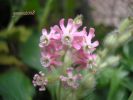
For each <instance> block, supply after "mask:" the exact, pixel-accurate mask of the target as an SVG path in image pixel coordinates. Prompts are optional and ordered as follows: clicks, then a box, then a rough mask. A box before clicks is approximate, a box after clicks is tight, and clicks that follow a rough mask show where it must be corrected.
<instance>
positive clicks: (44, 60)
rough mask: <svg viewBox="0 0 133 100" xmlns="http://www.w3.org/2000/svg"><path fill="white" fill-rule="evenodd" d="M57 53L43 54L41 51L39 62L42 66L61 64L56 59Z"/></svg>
mask: <svg viewBox="0 0 133 100" xmlns="http://www.w3.org/2000/svg"><path fill="white" fill-rule="evenodd" d="M58 58H59V55H58V54H56V53H55V54H48V53H47V54H45V53H42V57H41V64H42V66H43V67H49V68H50V67H53V66H54V67H57V66H61V62H60V61H58Z"/></svg>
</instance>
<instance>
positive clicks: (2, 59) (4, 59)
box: [0, 55, 23, 66]
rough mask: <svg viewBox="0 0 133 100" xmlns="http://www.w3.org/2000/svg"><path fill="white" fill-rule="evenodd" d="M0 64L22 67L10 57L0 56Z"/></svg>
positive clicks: (19, 62) (16, 60)
mask: <svg viewBox="0 0 133 100" xmlns="http://www.w3.org/2000/svg"><path fill="white" fill-rule="evenodd" d="M0 64H2V65H17V66H22V65H23V63H22V62H21V61H19V60H18V59H17V58H16V57H15V56H12V55H0Z"/></svg>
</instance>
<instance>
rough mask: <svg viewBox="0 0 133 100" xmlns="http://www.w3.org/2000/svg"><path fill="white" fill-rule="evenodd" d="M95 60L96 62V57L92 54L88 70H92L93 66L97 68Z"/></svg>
mask: <svg viewBox="0 0 133 100" xmlns="http://www.w3.org/2000/svg"><path fill="white" fill-rule="evenodd" d="M95 60H96V55H95V54H90V55H89V59H88V62H87V68H90V69H92V67H93V66H96V63H95Z"/></svg>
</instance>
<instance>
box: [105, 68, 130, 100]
mask: <svg viewBox="0 0 133 100" xmlns="http://www.w3.org/2000/svg"><path fill="white" fill-rule="evenodd" d="M127 75H128V72H127V71H124V70H122V68H120V69H118V70H116V71H115V72H114V74H113V76H112V79H111V86H110V90H109V94H108V99H107V100H117V98H116V97H117V96H116V95H117V93H118V90H119V88H120V86H121V84H120V83H121V82H122V81H123V79H124V78H125V77H126V76H127Z"/></svg>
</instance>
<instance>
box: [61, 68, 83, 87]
mask: <svg viewBox="0 0 133 100" xmlns="http://www.w3.org/2000/svg"><path fill="white" fill-rule="evenodd" d="M72 71H73V68H68V69H67V77H65V76H62V75H61V76H60V80H61V82H62V84H63V85H64V87H71V88H72V89H77V88H78V86H79V83H78V80H80V79H81V74H77V75H73V73H72Z"/></svg>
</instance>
